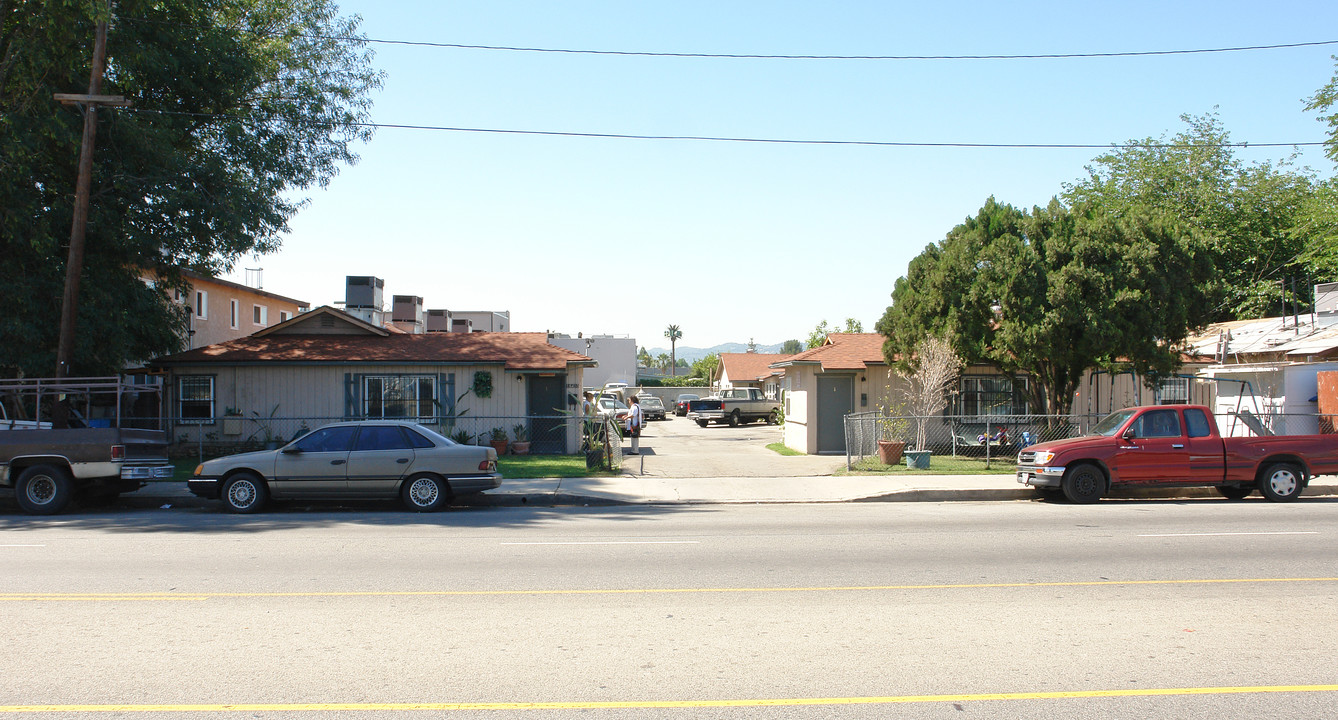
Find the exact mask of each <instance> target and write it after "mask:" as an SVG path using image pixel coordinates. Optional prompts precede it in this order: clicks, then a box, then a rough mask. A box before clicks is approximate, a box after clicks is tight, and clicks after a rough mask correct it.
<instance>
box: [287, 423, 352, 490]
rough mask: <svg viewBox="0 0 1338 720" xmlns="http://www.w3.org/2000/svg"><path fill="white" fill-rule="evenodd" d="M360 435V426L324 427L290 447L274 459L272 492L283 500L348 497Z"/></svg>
mask: <svg viewBox="0 0 1338 720" xmlns="http://www.w3.org/2000/svg"><path fill="white" fill-rule="evenodd" d="M357 433H358V426H356V425H336V426H333V427H323V428H320V429H319V430H316V431H315V432H312V433H310V434H309V435H307V436H305V437H303V438H301V439H300V440H298V441H297V442H294V443H292V444H290V445H288V446H287V447H285V448H284V449H283V450H281V451H280V452H279V454H278V457H277V458H275V460H274V477H273V479H272V480H271V481H270V489H271V490H273V491H274V494H275V495H276V496H279V497H295V496H301V495H342V494H344V493H345V492H347V491H348V454H349V450H350V449H351V448H352V447H353V438H354V436H356V435H357Z"/></svg>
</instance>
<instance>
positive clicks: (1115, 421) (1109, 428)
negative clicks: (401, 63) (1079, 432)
mask: <svg viewBox="0 0 1338 720" xmlns="http://www.w3.org/2000/svg"><path fill="white" fill-rule="evenodd" d="M1134 412H1135V411H1134V410H1133V409H1129V410H1118V411H1116V412H1113V413H1111V414H1109V415H1107V416H1106V417H1105V419H1103V420H1102V421H1101V422H1099V423H1097V424H1096V425H1094V426H1093V427H1092V432H1091V433H1090V434H1092V435H1101V436H1104V437H1110V436H1112V435H1114V434H1115V433H1116V431H1118V430H1119V429H1120V426H1121V425H1123V424H1124V423H1125V421H1126V420H1128V419H1129V418H1130V417H1133V414H1134Z"/></svg>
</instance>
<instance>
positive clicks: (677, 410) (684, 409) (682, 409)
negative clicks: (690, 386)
mask: <svg viewBox="0 0 1338 720" xmlns="http://www.w3.org/2000/svg"><path fill="white" fill-rule="evenodd" d="M700 399H701V397H699V396H697V395H693V394H692V393H683V394H682V395H679V396H678V397H677V398H675V399H674V414H675V415H677V416H679V417H683V416H684V415H687V414H688V403H690V402H692V401H693V400H700Z"/></svg>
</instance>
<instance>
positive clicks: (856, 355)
mask: <svg viewBox="0 0 1338 720" xmlns="http://www.w3.org/2000/svg"><path fill="white" fill-rule="evenodd" d="M884 340H885V338H884V337H883V336H882V335H879V334H878V333H832V334H830V335H828V336H827V344H825V345H820V346H818V347H815V348H813V349H812V350H806V351H804V352H801V353H799V354H798V355H793V356H791V357H789V358H786V359H784V360H782V361H780V362H778V363H773V364H774V365H777V366H780V367H788V366H790V365H803V364H808V363H818V364H820V365H822V369H823V370H863V369H865V368H867V367H868V366H869V365H885V364H887V361H886V360H884V359H883V341H884Z"/></svg>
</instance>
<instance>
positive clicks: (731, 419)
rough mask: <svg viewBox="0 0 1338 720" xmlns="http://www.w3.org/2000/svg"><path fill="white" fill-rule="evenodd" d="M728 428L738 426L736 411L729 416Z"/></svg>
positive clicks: (737, 412) (737, 413)
mask: <svg viewBox="0 0 1338 720" xmlns="http://www.w3.org/2000/svg"><path fill="white" fill-rule="evenodd" d="M729 426H730V427H738V426H739V411H738V410H735V411H734V412H732V413H730V414H729Z"/></svg>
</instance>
